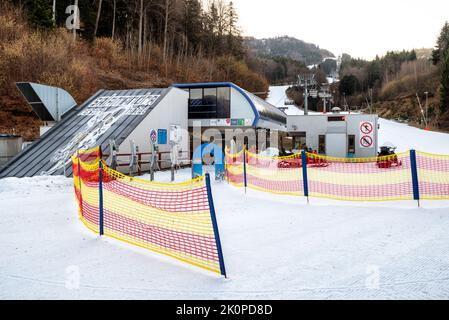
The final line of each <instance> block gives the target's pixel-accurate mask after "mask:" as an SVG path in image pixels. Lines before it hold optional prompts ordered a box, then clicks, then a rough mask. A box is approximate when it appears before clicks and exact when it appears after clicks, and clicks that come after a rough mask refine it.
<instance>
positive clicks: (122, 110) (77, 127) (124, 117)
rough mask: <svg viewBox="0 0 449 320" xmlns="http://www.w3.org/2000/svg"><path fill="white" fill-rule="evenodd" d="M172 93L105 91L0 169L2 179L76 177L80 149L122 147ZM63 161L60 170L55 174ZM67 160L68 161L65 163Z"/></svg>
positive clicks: (71, 112) (71, 113) (157, 90)
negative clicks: (73, 161)
mask: <svg viewBox="0 0 449 320" xmlns="http://www.w3.org/2000/svg"><path fill="white" fill-rule="evenodd" d="M169 90H170V89H139V90H112V91H111V90H101V91H99V92H97V93H96V94H95V95H94V96H92V97H91V98H89V100H87V101H86V102H85V103H84V104H82V105H81V106H78V107H76V108H74V109H72V110H70V111H68V113H67V114H66V115H65V116H64V118H63V119H62V121H60V122H59V123H57V124H56V125H55V126H54V127H53V128H52V129H51V130H49V131H48V132H46V133H45V134H44V135H43V136H42V137H41V138H40V139H39V140H37V141H35V142H34V143H33V144H32V145H31V146H29V147H27V148H26V149H25V150H23V151H22V152H21V153H19V154H18V155H17V156H15V157H14V158H13V159H12V160H11V161H9V162H8V163H7V164H6V165H5V166H4V167H2V168H1V169H0V178H4V177H32V176H35V175H40V174H43V173H47V174H51V175H56V174H63V173H64V167H65V173H66V176H70V175H71V174H72V167H71V163H70V161H69V159H70V156H71V155H72V154H73V153H74V152H76V150H77V149H84V148H86V149H87V148H91V147H95V146H97V145H101V146H102V148H103V150H104V151H107V148H108V142H109V140H111V139H114V140H115V141H116V143H117V145H119V144H121V143H122V142H123V141H124V140H125V139H126V137H127V136H128V135H129V134H130V133H131V132H132V131H133V130H134V129H135V128H136V126H137V125H139V124H140V122H141V121H142V120H143V119H144V118H145V117H146V116H147V115H148V114H149V113H150V112H151V111H152V110H153V109H154V108H155V107H156V106H157V105H158V104H159V102H160V101H161V100H162V99H163V98H164V96H165V95H166V94H167V93H168V91H169ZM59 157H61V158H62V159H63V160H60V161H62V163H65V165H62V166H61V167H60V169H57V170H53V169H54V168H55V166H56V165H57V164H58V163H59V162H58V158H59ZM64 159H65V160H64Z"/></svg>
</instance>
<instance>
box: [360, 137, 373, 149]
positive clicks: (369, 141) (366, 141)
mask: <svg viewBox="0 0 449 320" xmlns="http://www.w3.org/2000/svg"><path fill="white" fill-rule="evenodd" d="M360 146H361V147H363V148H371V147H372V146H373V138H372V137H371V136H363V137H362V138H361V139H360Z"/></svg>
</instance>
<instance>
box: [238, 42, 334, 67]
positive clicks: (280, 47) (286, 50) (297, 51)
mask: <svg viewBox="0 0 449 320" xmlns="http://www.w3.org/2000/svg"><path fill="white" fill-rule="evenodd" d="M245 44H246V45H247V46H248V48H249V49H250V50H251V51H252V52H254V53H255V54H257V55H259V56H263V57H265V56H269V57H277V56H281V57H288V58H291V59H293V60H296V61H300V62H302V63H304V64H306V65H312V64H319V63H321V62H322V61H323V59H324V58H327V57H334V54H333V53H332V52H330V51H328V50H325V49H321V48H320V47H319V46H317V45H315V44H312V43H307V42H304V41H302V40H298V39H296V38H293V37H288V36H283V37H277V38H268V39H255V38H251V37H250V38H246V39H245Z"/></svg>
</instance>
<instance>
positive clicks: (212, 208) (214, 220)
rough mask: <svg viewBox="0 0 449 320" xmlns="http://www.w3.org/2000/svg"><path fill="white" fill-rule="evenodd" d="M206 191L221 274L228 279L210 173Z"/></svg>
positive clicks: (207, 177) (207, 175) (207, 176)
mask: <svg viewBox="0 0 449 320" xmlns="http://www.w3.org/2000/svg"><path fill="white" fill-rule="evenodd" d="M206 190H207V199H208V201H209V208H210V217H211V219H212V226H213V227H214V235H215V243H216V245H217V253H218V258H219V260H220V272H221V274H222V275H223V276H224V277H225V278H226V268H225V264H224V259H223V250H222V248H221V241H220V233H219V232H218V223H217V217H216V215H215V206H214V199H213V197H212V188H211V184H210V175H209V174H208V173H206Z"/></svg>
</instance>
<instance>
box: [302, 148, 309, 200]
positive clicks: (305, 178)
mask: <svg viewBox="0 0 449 320" xmlns="http://www.w3.org/2000/svg"><path fill="white" fill-rule="evenodd" d="M301 162H302V181H303V184H304V197H306V198H307V202H309V181H308V176H307V154H306V152H305V151H304V150H302V152H301Z"/></svg>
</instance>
